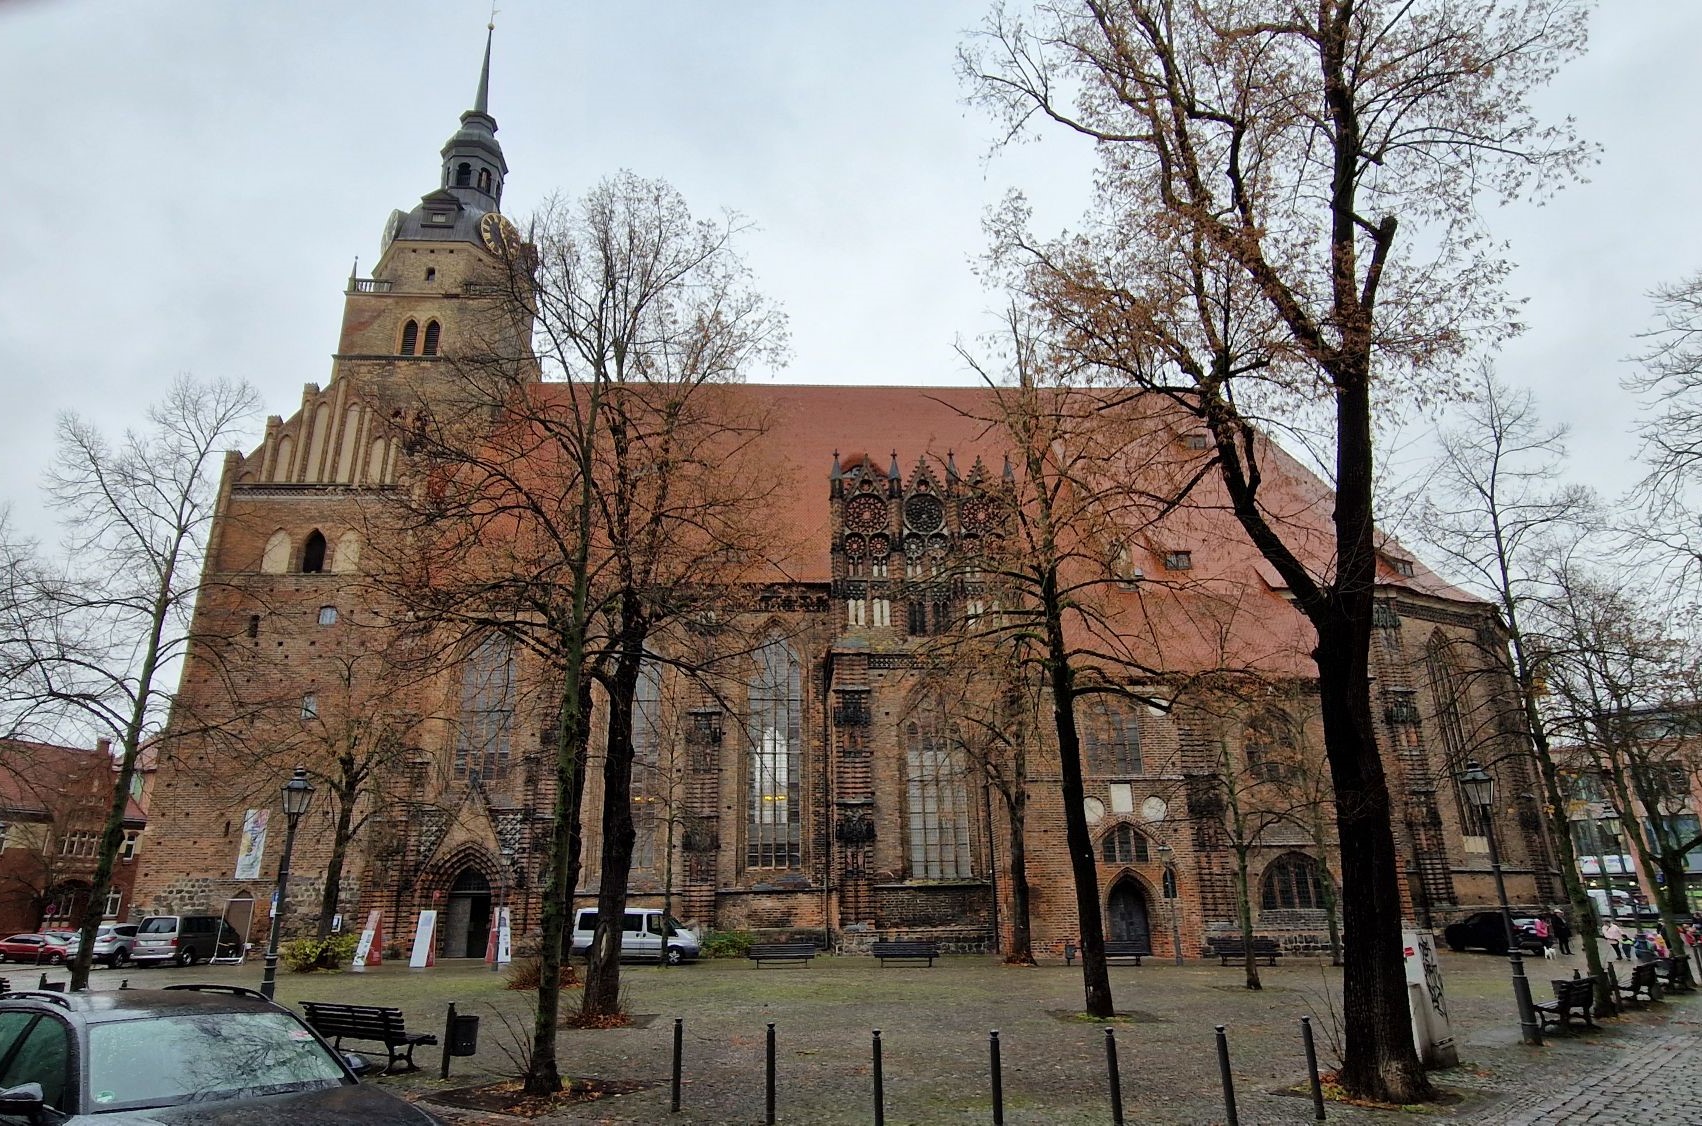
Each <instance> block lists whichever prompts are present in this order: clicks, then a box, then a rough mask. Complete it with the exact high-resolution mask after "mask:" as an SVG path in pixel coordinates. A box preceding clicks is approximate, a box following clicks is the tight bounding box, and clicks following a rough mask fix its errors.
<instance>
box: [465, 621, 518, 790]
mask: <svg viewBox="0 0 1702 1126" xmlns="http://www.w3.org/2000/svg"><path fill="white" fill-rule="evenodd" d="M513 736H514V644H513V642H512V641H510V640H509V639H508V638H507V637H505V636H503V635H502V634H497V633H493V634H491V635H489V636H488V637H486V638H485V639H484V640H483V641H481V642H479V645H478V647H477V648H476V649H474V650H473V652H472V653H471V654H469V655H468V657H467V660H466V661H465V662H464V663H463V664H462V666H461V724H460V730H459V731H458V732H457V734H456V737H455V777H456V778H479V779H485V780H490V779H495V778H501V777H502V776H503V775H504V774H506V773H507V772H508V755H509V748H510V744H511V743H512V741H513Z"/></svg>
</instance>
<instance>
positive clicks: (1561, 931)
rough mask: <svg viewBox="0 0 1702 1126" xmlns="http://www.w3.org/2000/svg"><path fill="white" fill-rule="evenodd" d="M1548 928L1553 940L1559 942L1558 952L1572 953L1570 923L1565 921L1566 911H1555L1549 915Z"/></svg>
mask: <svg viewBox="0 0 1702 1126" xmlns="http://www.w3.org/2000/svg"><path fill="white" fill-rule="evenodd" d="M1548 929H1549V933H1550V934H1552V935H1554V941H1555V942H1557V943H1559V944H1560V952H1561V953H1562V954H1567V955H1570V954H1571V953H1572V924H1571V923H1568V922H1567V921H1566V913H1565V912H1564V911H1556V912H1555V913H1554V914H1553V915H1551V916H1549V921H1548Z"/></svg>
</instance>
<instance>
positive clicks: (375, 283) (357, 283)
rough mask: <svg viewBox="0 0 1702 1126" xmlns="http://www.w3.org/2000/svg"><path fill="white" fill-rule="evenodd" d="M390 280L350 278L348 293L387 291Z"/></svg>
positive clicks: (388, 290)
mask: <svg viewBox="0 0 1702 1126" xmlns="http://www.w3.org/2000/svg"><path fill="white" fill-rule="evenodd" d="M391 284H392V283H391V282H389V281H387V280H385V279H384V278H350V279H349V290H348V291H349V292H350V293H389V292H390V286H391Z"/></svg>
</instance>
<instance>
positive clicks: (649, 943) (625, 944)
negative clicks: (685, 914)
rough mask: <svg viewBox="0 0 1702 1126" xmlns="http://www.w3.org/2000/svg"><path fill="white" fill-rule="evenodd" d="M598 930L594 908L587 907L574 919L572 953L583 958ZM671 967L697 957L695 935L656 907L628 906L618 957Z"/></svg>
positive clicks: (622, 927)
mask: <svg viewBox="0 0 1702 1126" xmlns="http://www.w3.org/2000/svg"><path fill="white" fill-rule="evenodd" d="M596 933H597V909H596V908H595V907H587V908H585V909H583V910H581V911H580V912H579V913H578V914H576V915H575V916H574V918H573V953H574V954H575V955H576V956H579V957H584V956H585V954H586V953H587V952H588V951H589V950H590V949H591V939H592V938H593V937H595V935H596ZM664 950H666V955H665V957H666V960H667V963H668V964H669V965H670V966H677V965H679V964H680V963H681V962H690V961H695V960H696V959H697V935H695V934H693V933H692V932H691V931H690V930H688V929H687V928H686V926H685V925H684V924H683V923H681V922H680V921H679V920H678V919H675V918H673V917H672V916H670V915H668V914H667V913H666V912H664V911H662V910H660V909H658V908H655V907H629V908H627V910H626V915H625V917H624V918H623V919H622V921H621V957H622V958H642V959H648V960H651V961H662V960H663V958H664V953H663V952H664Z"/></svg>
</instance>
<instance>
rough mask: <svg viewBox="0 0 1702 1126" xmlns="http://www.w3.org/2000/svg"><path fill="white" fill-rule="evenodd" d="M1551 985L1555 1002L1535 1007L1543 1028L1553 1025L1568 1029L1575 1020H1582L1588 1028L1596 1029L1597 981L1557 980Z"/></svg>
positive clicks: (1591, 978)
mask: <svg viewBox="0 0 1702 1126" xmlns="http://www.w3.org/2000/svg"><path fill="white" fill-rule="evenodd" d="M1549 984H1551V985H1553V986H1554V1000H1552V1001H1543V1002H1540V1003H1538V1004H1537V1005H1536V1006H1534V1007H1535V1009H1536V1011H1537V1016H1538V1017H1540V1018H1541V1019H1542V1026H1543V1027H1544V1028H1548V1027H1550V1026H1551V1025H1552V1026H1554V1027H1557V1028H1568V1027H1570V1026H1571V1024H1572V1022H1573V1020H1575V1019H1576V1020H1582V1021H1583V1022H1584V1026H1585V1027H1586V1028H1594V1027H1596V1016H1595V1007H1596V979H1595V978H1593V977H1576V978H1572V979H1571V980H1566V979H1564V978H1561V979H1556V980H1555V981H1552V982H1550V983H1549Z"/></svg>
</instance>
